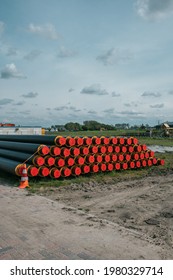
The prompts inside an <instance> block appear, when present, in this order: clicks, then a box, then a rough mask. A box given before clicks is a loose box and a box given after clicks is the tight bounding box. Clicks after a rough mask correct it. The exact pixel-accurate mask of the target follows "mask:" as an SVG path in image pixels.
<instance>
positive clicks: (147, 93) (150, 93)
mask: <svg viewBox="0 0 173 280" xmlns="http://www.w3.org/2000/svg"><path fill="white" fill-rule="evenodd" d="M141 96H143V97H145V96H153V97H160V96H161V94H160V93H159V92H150V91H145V92H144V93H142V94H141Z"/></svg>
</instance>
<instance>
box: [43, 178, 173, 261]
mask: <svg viewBox="0 0 173 280" xmlns="http://www.w3.org/2000/svg"><path fill="white" fill-rule="evenodd" d="M40 195H44V196H47V197H49V198H50V199H52V200H54V201H59V202H61V203H62V202H63V203H64V205H65V206H64V207H63V209H64V210H65V211H69V212H70V211H73V212H75V211H78V210H82V211H83V212H85V213H87V214H89V216H88V218H87V219H86V220H84V225H85V226H87V227H95V222H97V221H99V222H100V223H101V224H102V226H104V227H106V226H107V223H113V224H117V225H119V226H120V227H121V228H125V229H128V230H132V231H133V232H134V233H135V234H136V235H135V234H134V238H136V236H137V235H138V237H140V238H141V239H145V240H147V241H148V242H149V243H150V244H153V245H156V246H159V247H160V248H161V249H162V253H161V258H162V259H173V250H172V249H173V174H169V175H165V176H163V175H162V176H158V175H157V176H151V177H145V178H143V179H137V180H126V181H120V182H117V183H115V182H112V181H111V179H110V181H108V180H107V181H105V182H104V181H103V182H102V183H99V184H98V183H96V182H95V181H92V180H91V181H90V182H89V183H81V184H80V185H79V184H69V185H68V186H62V187H59V188H56V189H55V188H49V189H47V190H46V191H45V189H44V192H43V189H42V188H41V189H40ZM71 207H73V208H74V209H73V208H71ZM150 257H151V256H150ZM151 258H152V257H151Z"/></svg>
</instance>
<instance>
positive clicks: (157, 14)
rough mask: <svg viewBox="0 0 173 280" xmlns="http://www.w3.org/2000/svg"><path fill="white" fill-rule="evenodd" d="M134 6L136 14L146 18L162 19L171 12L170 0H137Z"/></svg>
mask: <svg viewBox="0 0 173 280" xmlns="http://www.w3.org/2000/svg"><path fill="white" fill-rule="evenodd" d="M135 6H136V10H137V13H138V15H139V16H141V17H142V18H144V19H148V20H157V19H162V18H166V17H168V16H169V15H171V14H173V1H172V0H137V1H136V4H135Z"/></svg>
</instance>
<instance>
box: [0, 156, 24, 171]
mask: <svg viewBox="0 0 173 280" xmlns="http://www.w3.org/2000/svg"><path fill="white" fill-rule="evenodd" d="M20 165H21V162H18V161H15V160H11V159H7V158H3V157H0V170H3V171H5V172H8V173H11V174H13V175H17V169H18V168H19V166H20Z"/></svg>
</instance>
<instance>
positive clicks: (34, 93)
mask: <svg viewBox="0 0 173 280" xmlns="http://www.w3.org/2000/svg"><path fill="white" fill-rule="evenodd" d="M22 96H23V97H24V98H35V97H37V96H38V93H37V92H32V91H31V92H28V93H25V94H23V95H22Z"/></svg>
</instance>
